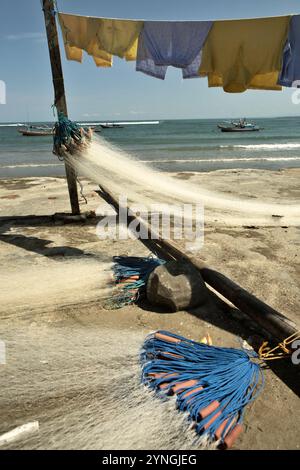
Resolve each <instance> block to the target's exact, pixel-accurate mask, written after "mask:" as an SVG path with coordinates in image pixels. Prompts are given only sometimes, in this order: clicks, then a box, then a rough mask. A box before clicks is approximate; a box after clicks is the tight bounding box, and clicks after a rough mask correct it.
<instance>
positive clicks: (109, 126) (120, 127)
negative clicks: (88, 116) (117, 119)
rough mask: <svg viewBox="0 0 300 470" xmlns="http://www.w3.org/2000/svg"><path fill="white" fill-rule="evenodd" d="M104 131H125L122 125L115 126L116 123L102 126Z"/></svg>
mask: <svg viewBox="0 0 300 470" xmlns="http://www.w3.org/2000/svg"><path fill="white" fill-rule="evenodd" d="M100 126H101V127H102V129H123V126H121V125H120V124H114V123H107V124H100Z"/></svg>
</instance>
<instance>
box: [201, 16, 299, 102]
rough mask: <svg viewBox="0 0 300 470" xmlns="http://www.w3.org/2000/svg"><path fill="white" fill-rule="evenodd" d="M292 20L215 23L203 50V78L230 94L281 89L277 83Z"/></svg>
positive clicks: (270, 19)
mask: <svg viewBox="0 0 300 470" xmlns="http://www.w3.org/2000/svg"><path fill="white" fill-rule="evenodd" d="M290 18H291V17H290V16H282V17H275V18H259V19H250V20H230V21H216V22H215V23H214V25H213V27H212V28H211V30H210V33H209V35H208V38H207V40H206V43H205V45H204V48H203V54H202V62H201V66H200V70H199V74H200V76H207V77H208V85H209V86H210V87H223V89H224V91H227V92H230V93H238V92H242V91H245V90H247V89H248V88H254V89H261V90H281V87H280V86H278V85H277V81H278V74H279V72H280V70H281V65H282V53H283V48H284V44H285V41H286V38H287V34H288V27H289V21H290Z"/></svg>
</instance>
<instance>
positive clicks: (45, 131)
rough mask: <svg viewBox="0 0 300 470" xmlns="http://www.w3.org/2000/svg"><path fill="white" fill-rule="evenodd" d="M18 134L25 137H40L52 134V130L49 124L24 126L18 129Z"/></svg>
mask: <svg viewBox="0 0 300 470" xmlns="http://www.w3.org/2000/svg"><path fill="white" fill-rule="evenodd" d="M18 132H20V134H22V135H24V136H27V137H41V136H46V135H53V133H54V131H53V128H52V127H49V126H43V125H41V126H26V127H22V128H21V129H18Z"/></svg>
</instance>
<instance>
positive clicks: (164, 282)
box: [146, 261, 209, 312]
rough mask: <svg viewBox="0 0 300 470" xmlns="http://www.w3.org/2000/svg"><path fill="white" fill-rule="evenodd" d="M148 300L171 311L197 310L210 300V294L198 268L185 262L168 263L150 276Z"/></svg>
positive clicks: (147, 290) (147, 288) (147, 289)
mask: <svg viewBox="0 0 300 470" xmlns="http://www.w3.org/2000/svg"><path fill="white" fill-rule="evenodd" d="M146 292H147V299H148V301H149V302H150V303H151V304H153V305H159V306H161V307H166V308H167V309H168V310H169V311H172V312H177V311H179V310H183V309H188V308H195V307H198V306H199V305H201V304H204V303H205V302H207V300H208V296H209V292H208V290H207V287H206V285H205V283H204V281H203V279H202V276H201V274H200V273H199V271H197V269H196V268H194V267H193V266H191V265H190V264H188V263H186V262H184V261H168V262H167V263H165V264H164V265H161V266H158V267H157V268H155V269H154V271H153V272H152V273H151V274H150V276H149V279H148V282H147V287H146Z"/></svg>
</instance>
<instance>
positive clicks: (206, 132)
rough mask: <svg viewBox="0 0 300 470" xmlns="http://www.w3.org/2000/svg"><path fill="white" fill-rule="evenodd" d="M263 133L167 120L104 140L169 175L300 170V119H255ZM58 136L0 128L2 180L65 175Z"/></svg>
mask: <svg viewBox="0 0 300 470" xmlns="http://www.w3.org/2000/svg"><path fill="white" fill-rule="evenodd" d="M254 121H255V122H256V123H257V124H258V125H259V126H260V127H261V128H262V130H261V131H259V132H246V133H223V132H221V131H220V130H219V129H218V128H217V124H218V123H219V122H220V121H219V120H214V119H209V120H204V119H201V120H200V119H199V120H165V121H160V123H159V124H149V125H147V124H143V125H138V124H136V125H134V124H133V125H127V126H124V127H123V128H115V129H103V130H102V132H101V136H102V137H103V138H104V139H106V140H107V141H108V142H110V143H113V144H115V145H117V146H118V147H120V148H121V149H123V150H125V151H126V152H128V153H130V154H131V155H133V156H134V157H136V159H138V160H141V161H146V162H149V163H150V164H151V166H153V167H154V168H156V169H159V170H161V171H167V172H178V171H212V170H218V169H233V168H255V169H270V170H278V169H281V168H295V167H298V168H299V166H300V117H280V118H265V119H254ZM63 174H64V167H63V164H62V163H61V162H60V161H59V160H58V159H57V158H56V157H55V156H54V155H53V154H52V137H51V136H47V137H24V136H22V135H21V134H19V133H18V132H17V127H14V126H9V127H8V126H6V125H5V124H1V125H0V177H2V178H6V177H20V176H27V177H30V176H59V175H63Z"/></svg>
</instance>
